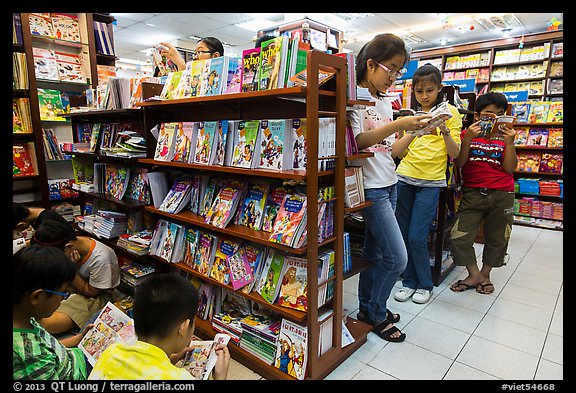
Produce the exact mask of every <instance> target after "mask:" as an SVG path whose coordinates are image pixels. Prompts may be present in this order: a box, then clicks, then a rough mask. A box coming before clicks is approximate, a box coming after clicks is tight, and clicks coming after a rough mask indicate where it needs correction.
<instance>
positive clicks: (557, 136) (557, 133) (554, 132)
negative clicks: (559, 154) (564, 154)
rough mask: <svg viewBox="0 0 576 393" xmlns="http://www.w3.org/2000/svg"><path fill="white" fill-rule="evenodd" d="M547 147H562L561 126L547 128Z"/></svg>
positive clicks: (562, 133) (562, 134)
mask: <svg viewBox="0 0 576 393" xmlns="http://www.w3.org/2000/svg"><path fill="white" fill-rule="evenodd" d="M548 147H564V130H563V129H562V128H549V129H548Z"/></svg>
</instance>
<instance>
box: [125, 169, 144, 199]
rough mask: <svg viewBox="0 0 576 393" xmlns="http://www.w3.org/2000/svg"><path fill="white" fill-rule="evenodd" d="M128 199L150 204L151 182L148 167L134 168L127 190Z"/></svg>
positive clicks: (131, 171)
mask: <svg viewBox="0 0 576 393" xmlns="http://www.w3.org/2000/svg"><path fill="white" fill-rule="evenodd" d="M125 197H126V199H132V200H135V201H139V202H143V203H146V204H150V182H149V181H148V169H147V168H132V169H131V170H130V181H129V183H128V189H127V190H126V195H125Z"/></svg>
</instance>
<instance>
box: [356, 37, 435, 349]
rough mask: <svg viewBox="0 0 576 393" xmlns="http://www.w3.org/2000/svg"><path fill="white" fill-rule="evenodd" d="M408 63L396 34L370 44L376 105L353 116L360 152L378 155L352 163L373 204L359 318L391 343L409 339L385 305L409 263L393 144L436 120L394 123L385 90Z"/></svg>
mask: <svg viewBox="0 0 576 393" xmlns="http://www.w3.org/2000/svg"><path fill="white" fill-rule="evenodd" d="M408 60H409V54H408V52H407V50H406V46H405V44H404V41H402V39H401V38H399V37H397V36H395V35H393V34H378V35H376V36H375V37H374V38H373V39H372V40H370V41H369V42H367V43H366V44H365V45H364V46H363V47H362V48H361V49H360V52H359V53H358V56H357V57H356V73H357V77H356V81H357V84H358V85H359V86H361V87H364V88H368V90H369V92H370V96H371V97H370V101H371V102H373V103H374V104H375V106H366V108H365V109H358V110H353V111H351V112H349V119H350V124H351V125H352V130H353V131H354V136H355V138H356V143H357V145H358V148H359V149H360V150H364V151H371V152H373V153H374V156H373V157H369V158H361V159H356V160H351V165H360V166H362V168H363V175H364V188H365V197H366V200H367V201H370V202H372V205H371V206H369V207H367V208H364V209H363V210H362V211H361V214H362V217H363V219H364V222H365V224H366V231H365V238H364V250H363V255H364V258H366V259H367V260H369V261H371V262H372V265H371V267H370V268H369V269H367V270H364V271H363V272H361V273H360V277H359V283H358V301H359V306H360V311H359V312H358V319H359V320H361V321H363V322H366V323H369V324H372V325H373V331H374V332H375V333H376V334H377V335H378V336H379V337H381V338H382V339H384V340H387V341H392V342H400V341H404V339H405V338H406V334H405V333H402V332H401V331H400V330H399V329H398V328H397V327H396V326H394V323H395V322H398V321H399V319H400V315H398V314H393V313H392V312H391V311H390V310H388V309H387V308H386V301H387V300H388V297H389V296H390V292H391V291H392V288H393V287H394V284H395V283H396V280H397V279H398V277H399V276H400V274H401V273H402V272H403V271H404V268H405V267H406V262H407V259H408V256H407V253H406V246H405V245H404V240H403V239H402V233H401V232H400V228H399V227H398V222H397V221H396V217H395V215H394V210H395V209H396V200H397V194H396V182H397V177H396V172H395V170H396V164H395V163H394V157H393V152H392V144H393V143H394V141H395V140H396V137H395V134H396V133H397V132H400V131H403V130H408V131H413V130H419V129H421V128H423V126H424V122H422V120H424V119H429V118H430V117H431V116H430V115H420V116H405V117H402V118H400V119H397V120H394V121H393V120H392V118H393V113H392V104H391V101H390V100H389V99H388V97H386V95H385V92H386V90H388V88H389V87H390V86H391V85H392V84H393V82H394V81H395V80H396V78H398V77H399V76H400V75H401V71H400V70H402V68H403V67H404V64H406V62H407V61H408Z"/></svg>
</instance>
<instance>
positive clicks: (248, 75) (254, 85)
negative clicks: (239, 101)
mask: <svg viewBox="0 0 576 393" xmlns="http://www.w3.org/2000/svg"><path fill="white" fill-rule="evenodd" d="M242 64H243V67H242V91H243V92H246V91H257V90H258V78H259V76H260V48H249V49H244V50H243V51H242Z"/></svg>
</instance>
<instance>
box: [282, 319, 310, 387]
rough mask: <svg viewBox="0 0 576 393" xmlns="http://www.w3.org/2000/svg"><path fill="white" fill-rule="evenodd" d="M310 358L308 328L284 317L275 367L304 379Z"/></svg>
mask: <svg viewBox="0 0 576 393" xmlns="http://www.w3.org/2000/svg"><path fill="white" fill-rule="evenodd" d="M307 360H308V328H307V327H306V326H301V325H298V324H297V323H295V322H292V321H290V320H288V319H284V318H282V324H281V327H280V335H279V336H278V341H277V343H276V354H275V356H274V367H276V368H277V369H279V370H280V371H282V372H284V373H286V374H288V375H290V376H292V377H294V378H296V379H299V380H303V379H304V377H305V375H306V364H307Z"/></svg>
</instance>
